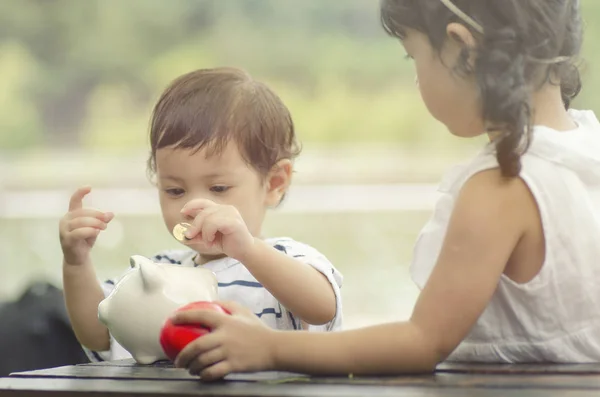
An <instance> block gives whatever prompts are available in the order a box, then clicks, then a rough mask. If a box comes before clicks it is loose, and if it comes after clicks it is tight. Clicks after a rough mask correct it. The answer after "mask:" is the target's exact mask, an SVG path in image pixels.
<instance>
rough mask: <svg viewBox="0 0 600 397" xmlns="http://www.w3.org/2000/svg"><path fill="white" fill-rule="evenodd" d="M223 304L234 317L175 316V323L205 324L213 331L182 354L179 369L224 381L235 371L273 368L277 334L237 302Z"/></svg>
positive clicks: (192, 313) (194, 313) (188, 313)
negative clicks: (274, 335) (273, 342)
mask: <svg viewBox="0 0 600 397" xmlns="http://www.w3.org/2000/svg"><path fill="white" fill-rule="evenodd" d="M219 304H220V305H222V306H223V307H224V308H225V309H227V310H228V311H229V312H230V313H231V315H228V314H223V313H218V312H215V311H211V310H188V311H182V312H178V313H176V314H175V315H174V317H173V318H172V321H173V323H174V324H202V325H203V326H205V327H208V328H210V329H211V332H210V333H209V334H207V335H204V336H201V337H199V338H197V339H196V340H194V341H193V342H190V343H189V344H188V345H187V346H186V347H185V348H184V349H183V350H182V351H181V352H180V353H179V355H178V356H177V358H176V359H175V366H176V367H178V368H187V369H188V371H189V372H190V374H192V375H200V377H201V378H202V380H216V379H221V378H223V377H225V376H226V375H228V374H230V373H233V372H255V371H264V370H270V369H273V368H274V353H273V347H272V346H271V341H272V340H273V336H272V334H273V333H274V332H276V331H274V330H272V329H271V328H269V327H267V326H266V325H265V324H263V323H262V322H261V321H260V319H259V318H258V317H257V316H256V315H255V314H254V313H252V312H251V311H250V310H248V309H246V308H244V307H242V306H240V305H239V304H237V303H223V302H219Z"/></svg>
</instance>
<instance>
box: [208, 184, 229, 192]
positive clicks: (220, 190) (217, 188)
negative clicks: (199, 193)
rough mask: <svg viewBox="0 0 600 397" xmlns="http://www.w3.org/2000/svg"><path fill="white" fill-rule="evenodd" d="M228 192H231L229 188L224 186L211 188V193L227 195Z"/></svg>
mask: <svg viewBox="0 0 600 397" xmlns="http://www.w3.org/2000/svg"><path fill="white" fill-rule="evenodd" d="M228 190H229V186H224V185H216V186H211V188H210V191H211V192H213V193H225V192H226V191H228Z"/></svg>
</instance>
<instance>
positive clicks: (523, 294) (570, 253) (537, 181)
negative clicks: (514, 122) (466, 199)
mask: <svg viewBox="0 0 600 397" xmlns="http://www.w3.org/2000/svg"><path fill="white" fill-rule="evenodd" d="M569 113H570V115H571V117H572V118H573V120H574V121H575V122H576V123H577V125H578V128H577V129H576V130H573V131H567V132H560V131H556V130H552V129H549V128H546V127H541V126H538V127H535V128H534V131H533V134H534V136H533V141H532V144H531V147H530V149H529V151H528V152H527V153H526V154H525V155H524V156H523V158H522V165H523V167H522V172H521V178H522V179H523V180H524V181H525V183H526V184H527V186H528V187H529V189H530V190H531V192H532V194H533V196H534V197H535V200H536V202H537V205H538V207H539V210H540V214H541V219H542V224H543V229H544V235H545V240H546V257H545V262H544V264H543V266H542V269H541V270H540V272H539V273H538V275H537V276H536V277H535V278H534V279H533V280H531V281H530V282H528V283H525V284H518V283H515V282H514V281H512V280H511V279H509V278H508V277H506V276H504V275H503V276H502V277H501V279H500V281H499V283H498V287H497V289H496V291H495V293H494V295H493V297H492V299H491V301H490V302H489V304H488V306H487V308H486V309H485V311H484V312H483V314H482V315H481V317H480V318H479V319H478V321H477V323H476V324H475V326H474V327H473V328H472V329H471V331H470V333H469V335H468V336H467V338H466V339H465V340H464V341H463V342H462V343H461V344H460V345H459V346H458V348H457V349H456V350H455V351H454V352H453V353H452V354H451V355H450V357H449V358H448V361H472V362H496V363H502V362H504V363H518V362H521V363H522V362H557V363H587V362H600V123H599V122H598V120H597V118H596V117H595V115H594V114H593V113H592V112H590V111H576V110H570V111H569ZM497 165H498V163H497V161H496V159H495V154H494V152H493V150H492V148H491V146H488V147H486V148H485V150H483V151H482V152H481V153H480V154H479V155H478V156H477V157H476V158H475V159H474V160H473V161H472V162H470V163H468V164H467V165H464V166H461V167H457V168H456V169H454V170H452V171H451V172H450V173H449V175H447V177H445V178H444V180H443V181H442V184H441V186H440V193H441V194H442V197H441V198H440V200H439V202H438V203H437V205H436V208H435V211H434V214H433V216H432V218H431V220H430V221H429V223H428V224H427V225H426V226H425V227H424V229H423V230H422V232H421V234H420V236H419V238H418V240H417V243H416V246H415V250H414V259H413V262H412V265H411V276H412V278H413V280H414V282H415V283H416V284H417V286H418V287H419V288H423V287H424V285H425V283H426V281H427V279H428V277H429V275H430V273H431V271H432V269H433V267H434V266H435V263H436V261H437V258H438V256H439V253H440V250H441V247H442V243H443V239H444V236H445V233H446V230H447V227H448V222H449V219H450V214H451V212H452V208H453V206H454V202H455V200H456V198H457V196H458V193H459V191H460V189H461V188H462V186H463V185H464V183H465V182H466V181H467V180H468V179H469V178H470V177H471V176H473V175H474V174H476V173H478V172H480V171H483V170H486V169H490V168H494V167H497ZM465 277H468V275H465Z"/></svg>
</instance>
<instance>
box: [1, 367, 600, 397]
mask: <svg viewBox="0 0 600 397" xmlns="http://www.w3.org/2000/svg"><path fill="white" fill-rule="evenodd" d="M83 395H90V396H94V397H100V396H111V397H122V396H132V397H133V396H141V395H143V396H149V397H159V396H160V397H165V396H170V397H178V396H213V397H219V396H245V397H272V396H282V397H300V396H302V397H333V396H336V397H337V396H357V397H358V396H360V397H370V396H409V397H437V396H451V397H458V396H460V397H470V396H482V397H500V396H502V397H513V396H514V397H516V396H519V397H538V396H540V397H541V396H544V397H555V396H569V397H579V396H582V397H583V396H585V397H588V396H600V365H547V366H541V365H515V366H512V365H457V364H453V365H451V364H443V365H440V367H439V368H438V371H436V373H435V374H432V375H422V376H402V377H353V378H349V377H339V378H335V377H317V378H310V377H307V376H303V375H298V374H291V373H281V372H279V373H277V372H262V373H256V374H239V375H232V376H229V377H228V378H227V379H226V380H225V381H222V382H218V383H203V382H202V381H200V380H199V379H198V378H197V377H193V376H190V375H189V374H187V372H185V371H184V370H180V369H175V368H173V367H171V366H170V365H169V364H166V363H159V364H156V365H152V366H141V365H136V364H134V363H133V362H132V361H130V360H123V361H113V362H106V363H99V364H85V365H77V366H67V367H59V368H52V369H45V370H39V371H31V372H21V373H15V374H12V375H11V376H10V377H8V378H0V396H69V397H70V396H73V397H75V396H83Z"/></svg>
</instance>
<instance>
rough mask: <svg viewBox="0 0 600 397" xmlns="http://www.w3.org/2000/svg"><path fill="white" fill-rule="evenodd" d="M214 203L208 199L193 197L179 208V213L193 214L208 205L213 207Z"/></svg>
mask: <svg viewBox="0 0 600 397" xmlns="http://www.w3.org/2000/svg"><path fill="white" fill-rule="evenodd" d="M215 205H217V203H215V202H214V201H211V200H208V199H195V200H191V201H188V202H187V203H186V204H185V205H184V206H183V208H182V209H181V213H182V214H184V215H192V216H194V215H195V214H196V213H198V212H199V211H202V210H203V209H206V208H209V207H214V206H215Z"/></svg>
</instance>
